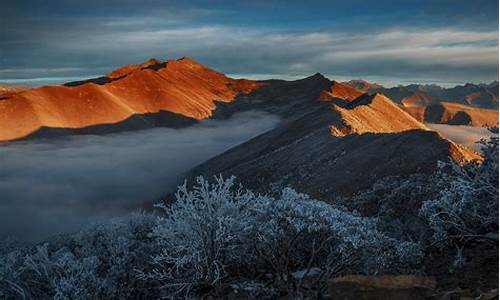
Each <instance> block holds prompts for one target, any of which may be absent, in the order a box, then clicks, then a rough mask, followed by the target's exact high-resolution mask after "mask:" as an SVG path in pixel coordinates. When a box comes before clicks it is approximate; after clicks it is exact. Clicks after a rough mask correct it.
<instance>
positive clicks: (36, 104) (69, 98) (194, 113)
mask: <svg viewBox="0 0 500 300" xmlns="http://www.w3.org/2000/svg"><path fill="white" fill-rule="evenodd" d="M261 85H262V84H260V83H258V82H255V81H251V80H245V79H238V80H236V79H232V78H229V77H227V76H225V75H224V74H221V73H219V72H216V71H214V70H211V69H209V68H206V67H204V66H203V65H201V64H199V63H197V62H195V61H193V60H191V59H188V58H182V59H179V60H169V61H167V62H163V63H162V62H160V61H158V60H155V59H151V60H149V61H147V62H145V63H143V64H139V65H129V66H125V67H122V68H119V69H117V70H114V71H112V72H111V73H109V74H107V76H106V77H101V78H97V79H94V80H87V81H82V82H76V83H69V84H67V85H66V86H45V87H41V88H35V89H31V90H27V91H23V92H19V93H11V94H8V95H9V96H8V97H6V98H4V99H2V100H0V141H6V140H13V139H18V138H21V137H24V136H27V135H29V134H31V133H33V132H35V131H36V130H38V129H40V128H42V127H53V128H83V127H88V126H92V125H97V124H111V123H117V122H120V121H122V120H124V119H126V118H128V117H130V116H132V115H136V114H145V113H155V112H159V111H169V112H173V113H177V114H180V115H183V116H186V117H191V118H194V119H204V118H208V117H210V116H211V114H212V111H213V109H214V108H215V103H216V102H217V101H222V102H230V101H232V100H233V99H235V97H236V96H237V95H239V94H247V93H250V92H252V91H254V90H255V89H257V88H259V87H260V86H261Z"/></svg>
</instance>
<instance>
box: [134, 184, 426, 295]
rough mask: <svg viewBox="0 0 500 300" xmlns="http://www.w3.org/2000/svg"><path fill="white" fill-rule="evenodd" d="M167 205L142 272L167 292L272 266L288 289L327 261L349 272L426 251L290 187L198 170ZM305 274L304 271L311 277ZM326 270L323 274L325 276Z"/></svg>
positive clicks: (408, 260) (387, 265) (397, 266)
mask: <svg viewBox="0 0 500 300" xmlns="http://www.w3.org/2000/svg"><path fill="white" fill-rule="evenodd" d="M176 198H177V200H176V201H175V202H174V203H173V204H172V205H171V206H161V207H162V209H163V210H164V212H165V216H164V217H161V218H159V220H158V224H157V226H156V227H155V229H154V233H153V234H154V236H155V237H156V239H157V240H158V242H159V245H160V247H161V248H162V251H161V253H159V254H158V255H156V256H154V259H153V265H154V270H153V271H152V272H143V273H141V274H140V277H141V278H142V279H149V280H151V279H154V280H159V281H161V282H163V284H164V285H163V286H164V288H165V292H166V293H167V294H170V295H171V294H172V293H173V294H175V293H188V292H189V291H191V290H192V289H199V288H202V287H212V288H214V287H217V286H218V285H220V284H221V283H223V282H225V281H227V280H228V279H229V280H230V279H234V278H237V277H252V276H256V274H270V275H271V276H272V277H273V280H274V282H275V283H278V284H280V287H281V286H284V288H286V289H287V290H289V289H292V290H293V289H297V288H298V287H300V285H301V284H302V280H301V278H300V277H301V276H298V277H299V278H297V276H293V274H298V273H297V272H302V273H301V274H303V275H304V276H307V275H308V273H310V271H311V270H313V269H320V270H321V276H325V277H326V276H331V275H333V274H339V273H341V272H342V271H345V272H347V271H348V272H360V273H368V274H376V273H382V272H394V271H402V270H405V271H407V270H408V269H409V268H411V267H412V266H413V265H414V264H415V263H417V262H418V260H419V259H420V257H421V253H422V252H421V251H420V248H419V246H418V245H417V244H415V243H411V242H403V241H399V240H396V239H393V238H390V237H388V236H386V235H384V234H383V233H381V232H379V231H378V230H377V229H376V228H375V222H374V220H372V219H368V218H363V217H360V216H357V215H355V214H352V213H350V212H347V211H343V210H340V209H338V208H335V207H333V206H331V205H329V204H327V203H324V202H320V201H316V200H313V199H310V198H309V197H308V196H306V195H304V194H300V193H297V192H295V191H294V190H293V189H290V188H285V189H284V190H283V191H282V193H281V196H280V197H279V198H277V199H275V198H273V197H269V196H262V195H255V194H254V193H252V192H250V191H245V190H242V189H241V187H239V188H238V187H236V186H235V185H234V178H229V179H222V178H220V177H218V178H216V181H215V182H214V183H212V184H210V183H209V182H208V181H206V180H204V179H203V178H198V180H197V185H196V186H194V187H193V188H192V189H191V190H188V189H187V186H186V185H183V186H181V187H180V189H179V191H178V192H177V194H176ZM304 276H302V277H304ZM321 276H320V277H321Z"/></svg>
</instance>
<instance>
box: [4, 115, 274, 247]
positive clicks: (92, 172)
mask: <svg viewBox="0 0 500 300" xmlns="http://www.w3.org/2000/svg"><path fill="white" fill-rule="evenodd" d="M278 122H279V119H278V117H276V116H273V115H269V114H265V113H262V112H255V111H253V112H246V113H241V114H237V115H234V116H233V117H232V118H230V119H228V120H207V121H203V122H200V123H199V124H196V125H194V126H191V127H188V128H184V129H169V128H155V129H149V130H141V131H133V132H124V133H117V134H108V135H101V136H98V135H81V136H71V137H64V138H57V139H38V140H30V141H22V142H15V143H8V144H3V145H0V238H4V237H7V236H13V237H15V238H19V239H21V240H32V241H35V240H42V239H43V238H46V237H47V236H49V235H53V234H59V233H66V232H72V231H76V230H78V228H80V227H81V226H82V225H83V224H87V223H89V222H92V221H97V220H102V219H106V218H110V217H116V216H120V215H123V214H125V213H128V212H130V211H134V210H139V209H141V207H143V205H144V203H148V202H154V201H159V199H161V197H162V196H164V195H165V194H167V193H168V192H171V191H172V190H173V189H175V187H176V186H177V185H178V184H179V183H181V182H182V181H183V175H184V174H185V172H187V171H189V170H190V169H191V168H192V167H194V166H196V165H198V164H200V163H202V162H204V161H206V160H207V159H209V158H211V157H213V156H215V155H217V154H220V153H222V152H224V151H225V150H227V149H229V148H231V147H233V146H236V145H238V144H240V143H242V142H244V141H246V140H248V139H250V138H252V137H254V136H256V135H259V134H261V133H263V132H265V131H268V130H270V129H272V128H273V127H275V126H276V125H277V124H278Z"/></svg>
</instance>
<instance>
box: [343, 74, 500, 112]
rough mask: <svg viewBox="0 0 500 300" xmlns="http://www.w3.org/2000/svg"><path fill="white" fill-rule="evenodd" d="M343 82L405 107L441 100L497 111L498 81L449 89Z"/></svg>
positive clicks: (354, 81) (416, 85)
mask: <svg viewBox="0 0 500 300" xmlns="http://www.w3.org/2000/svg"><path fill="white" fill-rule="evenodd" d="M346 84H348V85H350V86H352V87H354V88H361V89H362V90H363V91H365V92H367V93H376V92H379V93H383V94H384V95H386V96H387V97H389V98H391V99H392V100H394V101H395V102H396V103H399V104H403V105H405V106H411V107H413V106H426V105H430V104H437V103H439V102H443V101H444V102H452V103H458V104H466V105H470V106H473V107H479V108H489V109H495V110H498V81H495V82H492V83H490V84H473V83H467V84H465V85H457V86H455V87H452V88H443V87H440V86H438V85H435V84H431V85H420V84H410V85H406V86H402V85H400V86H397V87H392V88H386V87H383V86H380V85H377V84H372V83H369V82H366V81H359V80H353V81H349V82H346Z"/></svg>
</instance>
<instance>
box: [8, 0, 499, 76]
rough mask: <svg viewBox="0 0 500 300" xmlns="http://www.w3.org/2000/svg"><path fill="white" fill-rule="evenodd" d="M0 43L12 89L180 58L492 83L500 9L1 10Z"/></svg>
mask: <svg viewBox="0 0 500 300" xmlns="http://www.w3.org/2000/svg"><path fill="white" fill-rule="evenodd" d="M0 41H1V42H0V81H2V82H6V81H7V82H20V83H21V82H22V83H26V81H24V79H27V78H29V79H30V82H31V83H45V82H47V81H50V80H52V81H55V82H57V81H68V80H73V79H75V78H81V77H87V76H94V75H100V74H103V73H107V72H109V71H110V70H112V69H113V68H116V67H119V66H121V65H124V64H130V63H139V62H142V61H145V60H147V59H149V58H151V57H156V58H159V59H162V60H164V59H167V58H178V57H182V56H189V57H191V58H193V59H195V60H197V61H199V62H201V63H203V64H205V65H207V66H209V67H212V68H215V69H217V70H219V71H222V72H224V73H227V74H232V75H235V76H247V77H256V78H266V77H281V78H296V77H303V76H306V75H310V74H313V73H316V72H321V73H323V74H325V75H326V76H328V77H330V78H332V79H334V78H335V79H341V80H344V79H350V78H365V79H369V80H372V81H377V82H380V83H385V84H397V83H408V82H436V83H442V84H455V83H456V84H459V83H464V82H490V81H493V80H497V79H498V0H489V1H485V0H467V1H462V0H449V1H444V0H442V1H440V0H434V1H425V0H404V1H403V0H399V1H358V0H343V1H313V0H308V1H263V0H262V1H261V0H254V1H216V0H211V1H208V0H207V1H166V0H137V1H133V0H86V1H82V0H78V1H75V0H51V1H48V0H16V1H1V2H0ZM16 79H17V81H16ZM19 79H23V80H19Z"/></svg>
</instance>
